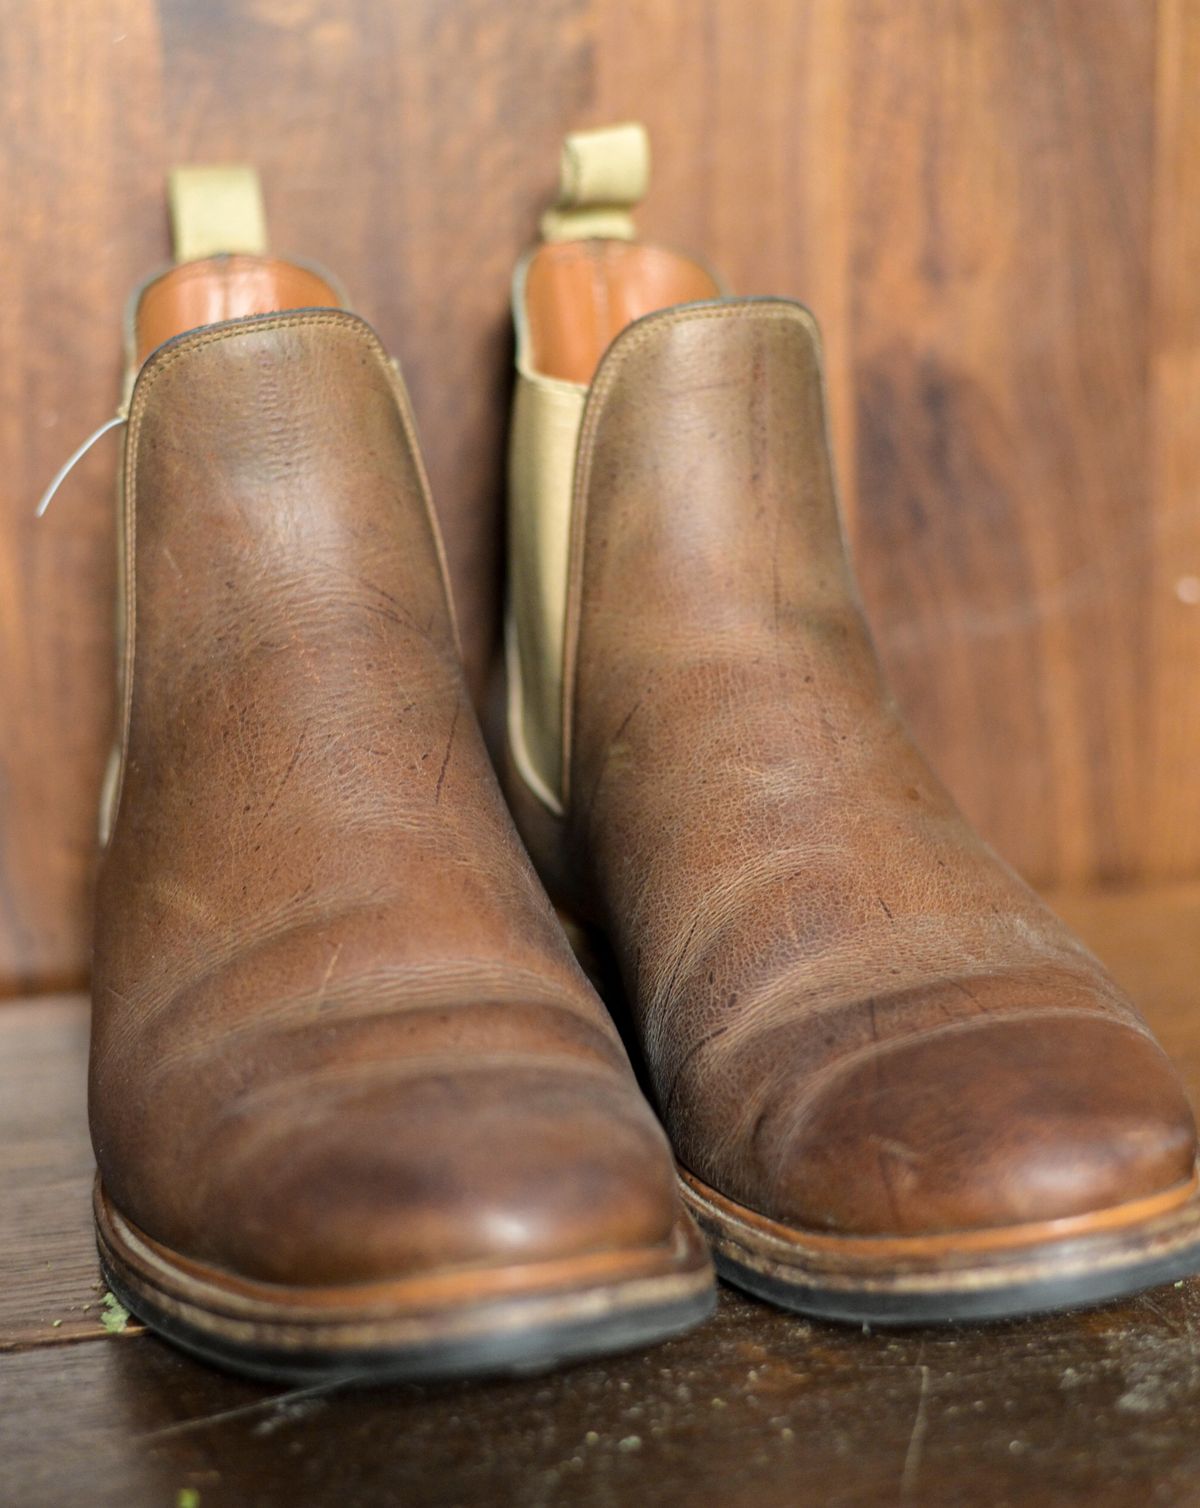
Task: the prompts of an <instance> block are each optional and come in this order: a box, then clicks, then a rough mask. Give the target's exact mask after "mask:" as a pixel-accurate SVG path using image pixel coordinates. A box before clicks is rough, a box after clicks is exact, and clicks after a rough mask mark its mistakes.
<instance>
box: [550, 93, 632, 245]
mask: <svg viewBox="0 0 1200 1508" xmlns="http://www.w3.org/2000/svg"><path fill="white" fill-rule="evenodd" d="M649 185H650V139H649V137H648V136H647V135H646V128H645V126H643V125H642V124H641V122H640V121H627V122H626V123H625V124H624V125H620V126H602V127H601V128H600V129H599V130H595V131H572V132H571V133H570V134H569V135H568V136H566V137H564V138H563V144H562V158H561V161H560V165H559V180H558V198H557V200H556V201H555V204H554V207H553V209H548V210H547V211H546V213H545V214H544V215H543V216H542V222H541V230H542V237H543V239H544V240H547V241H583V240H588V239H591V238H592V237H604V238H610V239H613V240H618V241H632V240H633V238H634V234H635V232H634V225H633V215H632V213H631V211H632V210H633V209H634V208H635V206H636V205H638V204H639V203H640V202H641V200H642V199H643V198H644V197H645V194H646V190H647V188H648V187H649Z"/></svg>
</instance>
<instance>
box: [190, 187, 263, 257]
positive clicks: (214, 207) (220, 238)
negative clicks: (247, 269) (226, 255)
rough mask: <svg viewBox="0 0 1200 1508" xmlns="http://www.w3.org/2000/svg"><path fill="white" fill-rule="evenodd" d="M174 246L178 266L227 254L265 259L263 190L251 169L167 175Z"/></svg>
mask: <svg viewBox="0 0 1200 1508" xmlns="http://www.w3.org/2000/svg"><path fill="white" fill-rule="evenodd" d="M167 198H168V200H169V203H170V208H171V240H172V245H173V247H174V253H175V260H176V261H177V262H193V261H198V260H199V259H200V258H201V257H211V256H217V255H219V254H220V253H221V252H224V251H234V252H239V251H240V252H249V253H251V254H253V255H256V256H261V255H262V254H263V253H264V252H265V251H266V249H267V218H266V214H265V212H264V210H263V196H262V185H261V184H260V182H259V178H258V174H257V172H255V170H254V169H253V168H252V167H247V166H237V165H235V166H229V167H187V168H172V169H171V171H170V173H169V174H168V175H167Z"/></svg>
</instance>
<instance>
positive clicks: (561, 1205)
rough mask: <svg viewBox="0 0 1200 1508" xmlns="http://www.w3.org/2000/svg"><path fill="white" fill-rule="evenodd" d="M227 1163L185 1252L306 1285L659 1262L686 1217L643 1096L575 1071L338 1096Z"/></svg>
mask: <svg viewBox="0 0 1200 1508" xmlns="http://www.w3.org/2000/svg"><path fill="white" fill-rule="evenodd" d="M239 1143H240V1144H239ZM221 1163H222V1166H221V1172H220V1175H219V1176H218V1177H216V1178H213V1179H211V1180H210V1182H209V1187H208V1189H207V1191H206V1194H205V1197H204V1199H203V1201H202V1205H201V1209H202V1211H203V1219H202V1222H201V1224H200V1225H199V1226H198V1227H197V1228H196V1229H195V1230H194V1231H193V1232H191V1233H190V1236H191V1239H190V1242H189V1246H190V1249H191V1250H193V1251H195V1252H196V1254H197V1255H199V1256H202V1257H203V1258H204V1259H206V1260H208V1261H210V1262H213V1263H214V1264H215V1265H218V1266H221V1267H224V1268H227V1269H231V1270H233V1271H235V1272H237V1273H239V1274H241V1275H243V1276H245V1277H248V1278H253V1279H257V1280H261V1281H268V1282H279V1283H286V1284H292V1285H300V1286H303V1285H320V1284H344V1283H356V1282H372V1281H383V1280H392V1279H396V1278H402V1277H407V1276H417V1275H423V1274H428V1273H433V1272H438V1271H444V1270H447V1269H454V1268H463V1267H470V1266H477V1267H480V1268H484V1267H506V1266H517V1265H522V1264H532V1263H539V1262H549V1261H556V1260H562V1259H571V1258H577V1257H584V1256H589V1255H592V1254H594V1253H598V1252H604V1251H624V1250H629V1249H632V1248H640V1247H649V1246H654V1245H657V1244H660V1243H664V1242H667V1241H668V1240H669V1239H670V1236H671V1232H672V1228H673V1226H674V1224H675V1221H676V1219H677V1216H678V1210H679V1203H678V1196H677V1193H676V1189H675V1181H674V1170H673V1165H672V1162H671V1158H670V1154H669V1151H668V1149H667V1146H666V1144H665V1141H664V1139H663V1137H662V1134H661V1132H660V1131H659V1128H658V1126H657V1124H656V1122H655V1121H654V1119H653V1116H652V1115H651V1113H650V1111H649V1108H648V1107H646V1106H645V1105H644V1103H643V1102H642V1101H641V1099H640V1096H638V1095H637V1093H636V1091H635V1090H633V1088H632V1086H629V1087H628V1088H627V1087H626V1086H625V1085H623V1084H621V1083H620V1082H617V1081H615V1080H611V1081H610V1080H608V1079H607V1078H606V1077H605V1076H602V1075H596V1074H590V1073H580V1072H572V1071H563V1072H555V1071H552V1070H544V1069H543V1070H534V1071H521V1070H511V1069H510V1070H507V1071H505V1070H497V1071H495V1072H491V1073H487V1074H485V1073H482V1072H481V1073H479V1074H461V1073H455V1074H444V1075H443V1074H429V1075H422V1076H419V1077H415V1078H412V1079H409V1080H407V1081H405V1082H404V1083H403V1084H402V1085H401V1086H399V1087H397V1086H391V1087H390V1088H387V1089H371V1090H366V1091H361V1092H343V1093H333V1094H326V1095H324V1096H322V1097H319V1098H314V1099H310V1100H309V1102H308V1104H307V1105H306V1107H305V1109H304V1111H303V1113H302V1114H297V1115H294V1116H292V1117H289V1119H288V1121H286V1122H284V1121H280V1122H279V1123H277V1124H276V1125H273V1126H270V1127H265V1128H264V1127H263V1126H261V1125H260V1126H257V1127H255V1128H254V1132H253V1135H252V1136H249V1137H245V1138H239V1142H231V1143H230V1145H229V1148H228V1152H227V1154H225V1155H223V1156H222V1159H221Z"/></svg>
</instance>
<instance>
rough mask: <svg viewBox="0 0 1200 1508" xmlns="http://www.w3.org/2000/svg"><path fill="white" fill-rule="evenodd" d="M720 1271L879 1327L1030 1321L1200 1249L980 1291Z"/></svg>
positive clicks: (1180, 1269) (726, 1264)
mask: <svg viewBox="0 0 1200 1508" xmlns="http://www.w3.org/2000/svg"><path fill="white" fill-rule="evenodd" d="M715 1262H716V1268H717V1274H718V1276H719V1277H721V1278H722V1280H723V1281H724V1282H726V1283H729V1284H731V1285H732V1286H733V1287H734V1288H739V1289H741V1290H742V1292H743V1293H748V1294H750V1295H751V1296H752V1297H753V1298H756V1299H764V1300H766V1302H767V1303H769V1304H774V1305H775V1306H776V1307H777V1308H780V1309H790V1310H792V1311H793V1312H794V1313H797V1314H803V1315H807V1316H809V1317H810V1318H813V1319H822V1320H831V1321H833V1322H835V1323H838V1324H847V1325H871V1326H878V1327H879V1328H880V1329H902V1328H904V1327H905V1326H912V1327H919V1326H925V1325H954V1324H971V1323H979V1322H987V1321H992V1322H999V1321H1002V1320H1013V1319H1025V1318H1029V1317H1031V1316H1033V1315H1038V1314H1055V1313H1060V1312H1063V1311H1066V1310H1072V1309H1091V1308H1095V1307H1096V1306H1098V1305H1100V1304H1109V1303H1114V1302H1116V1301H1117V1300H1119V1299H1125V1298H1130V1297H1132V1296H1133V1295H1134V1294H1137V1293H1142V1292H1144V1291H1145V1290H1146V1289H1148V1288H1158V1287H1161V1286H1162V1285H1163V1284H1164V1283H1173V1282H1176V1281H1178V1279H1180V1278H1183V1277H1188V1276H1190V1275H1192V1274H1193V1273H1195V1272H1197V1271H1200V1248H1197V1249H1196V1250H1195V1251H1193V1252H1192V1253H1191V1254H1190V1256H1189V1257H1188V1258H1187V1259H1185V1260H1179V1261H1169V1262H1146V1263H1142V1264H1141V1265H1139V1266H1136V1267H1129V1268H1126V1269H1124V1270H1123V1271H1120V1272H1115V1273H1091V1274H1085V1275H1082V1276H1080V1277H1077V1278H1074V1279H1071V1280H1068V1281H1060V1282H1047V1283H1023V1284H1014V1285H1013V1286H1011V1287H1008V1288H996V1289H993V1290H991V1291H990V1292H982V1293H980V1292H976V1293H969V1292H966V1293H952V1292H948V1293H925V1294H888V1293H845V1292H841V1293H833V1292H830V1291H829V1290H825V1289H820V1288H814V1287H809V1286H806V1285H804V1284H801V1283H785V1282H780V1281H779V1280H778V1279H776V1278H772V1277H770V1276H769V1275H768V1274H766V1273H761V1272H755V1271H754V1269H753V1268H751V1267H746V1266H743V1265H742V1264H741V1263H740V1262H735V1261H733V1260H731V1259H730V1258H728V1257H724V1256H720V1255H718V1256H717V1257H716V1258H715Z"/></svg>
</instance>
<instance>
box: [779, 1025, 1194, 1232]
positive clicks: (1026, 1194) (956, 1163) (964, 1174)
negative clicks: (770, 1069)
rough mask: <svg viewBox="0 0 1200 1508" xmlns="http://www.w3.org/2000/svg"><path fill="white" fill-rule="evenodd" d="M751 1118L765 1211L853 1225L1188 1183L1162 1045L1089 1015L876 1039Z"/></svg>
mask: <svg viewBox="0 0 1200 1508" xmlns="http://www.w3.org/2000/svg"><path fill="white" fill-rule="evenodd" d="M781 1111H782V1113H780V1112H781ZM772 1122H774V1125H773V1126H772V1124H771V1123H772ZM760 1130H761V1132H762V1134H761V1135H760V1136H759V1137H757V1138H756V1141H757V1142H758V1144H759V1152H758V1161H759V1174H760V1188H761V1189H762V1193H763V1198H762V1200H761V1202H760V1204H759V1205H758V1207H759V1208H760V1210H761V1212H762V1213H763V1214H766V1215H769V1216H770V1217H772V1218H774V1219H777V1220H780V1221H782V1222H785V1223H787V1224H790V1225H794V1226H799V1227H803V1228H808V1229H819V1230H825V1231H833V1232H838V1233H843V1234H847V1235H861V1236H882V1235H900V1236H907V1235H925V1234H933V1233H943V1232H949V1231H965V1230H973V1229H979V1228H991V1227H1000V1226H1008V1225H1017V1224H1025V1223H1030V1222H1041V1221H1050V1220H1056V1219H1062V1218H1066V1217H1070V1216H1078V1215H1086V1214H1089V1213H1092V1212H1095V1211H1099V1210H1102V1209H1107V1208H1111V1207H1112V1206H1115V1205H1119V1204H1123V1203H1126V1202H1128V1201H1132V1200H1137V1199H1140V1198H1145V1197H1148V1196H1151V1195H1155V1194H1158V1193H1162V1192H1164V1191H1166V1190H1168V1189H1170V1188H1172V1187H1174V1186H1176V1185H1179V1184H1181V1183H1183V1182H1186V1181H1187V1180H1188V1179H1189V1178H1190V1177H1191V1175H1192V1171H1193V1166H1194V1162H1195V1155H1196V1132H1195V1124H1194V1121H1193V1117H1192V1112H1191V1109H1190V1107H1189V1105H1188V1102H1187V1099H1186V1096H1185V1094H1184V1092H1183V1089H1182V1086H1181V1085H1180V1083H1179V1081H1178V1079H1177V1077H1176V1075H1175V1073H1174V1071H1173V1070H1172V1068H1171V1066H1170V1064H1169V1062H1168V1061H1167V1059H1166V1057H1165V1055H1164V1054H1163V1052H1162V1050H1161V1049H1160V1048H1159V1047H1158V1046H1157V1044H1155V1043H1154V1041H1153V1040H1152V1039H1151V1038H1150V1037H1149V1036H1148V1035H1147V1034H1145V1033H1143V1032H1141V1031H1138V1030H1137V1029H1135V1028H1133V1027H1130V1026H1127V1025H1124V1024H1122V1023H1120V1022H1116V1021H1105V1020H1098V1019H1096V1018H1095V1017H1090V1018H1081V1019H1072V1018H1071V1017H1070V1016H1059V1017H1055V1016H1046V1017H1043V1018H1040V1019H1038V1018H1035V1019H1017V1020H999V1021H994V1022H985V1023H981V1024H978V1025H975V1024H971V1025H970V1026H966V1027H961V1026H960V1027H958V1028H952V1029H949V1030H944V1031H941V1032H934V1033H930V1034H927V1035H924V1036H922V1037H919V1038H917V1039H915V1040H909V1041H902V1042H900V1043H899V1044H897V1045H894V1046H890V1047H888V1046H881V1048H880V1049H879V1050H878V1051H874V1052H871V1053H869V1054H868V1055H866V1056H865V1057H862V1058H860V1059H859V1060H857V1061H856V1062H855V1063H854V1064H853V1065H852V1066H850V1067H849V1068H848V1069H845V1070H843V1071H841V1072H840V1073H837V1074H835V1075H834V1076H833V1078H832V1079H831V1080H830V1081H829V1082H828V1083H827V1084H825V1085H824V1086H823V1087H822V1088H821V1089H819V1090H818V1091H817V1093H816V1094H815V1095H814V1096H813V1097H812V1098H810V1099H809V1100H808V1101H807V1102H806V1103H804V1104H802V1105H801V1106H799V1107H796V1106H795V1105H794V1104H793V1105H792V1106H789V1107H788V1108H786V1109H785V1108H784V1106H783V1105H782V1104H779V1103H777V1104H776V1105H775V1106H774V1107H773V1108H772V1109H771V1110H769V1111H768V1114H767V1116H766V1117H765V1118H764V1120H763V1124H762V1126H761V1128H760Z"/></svg>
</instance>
